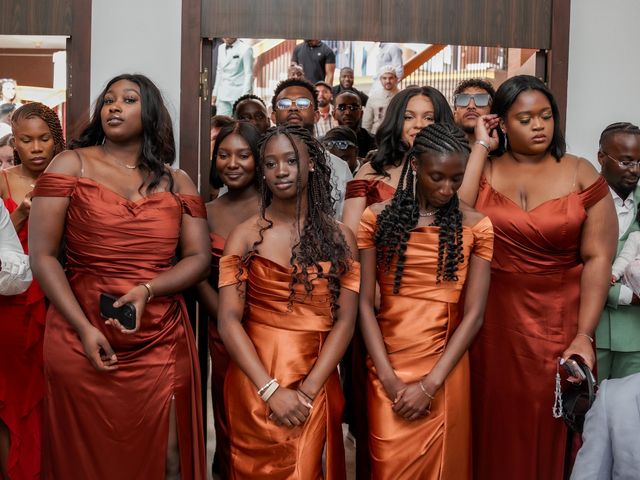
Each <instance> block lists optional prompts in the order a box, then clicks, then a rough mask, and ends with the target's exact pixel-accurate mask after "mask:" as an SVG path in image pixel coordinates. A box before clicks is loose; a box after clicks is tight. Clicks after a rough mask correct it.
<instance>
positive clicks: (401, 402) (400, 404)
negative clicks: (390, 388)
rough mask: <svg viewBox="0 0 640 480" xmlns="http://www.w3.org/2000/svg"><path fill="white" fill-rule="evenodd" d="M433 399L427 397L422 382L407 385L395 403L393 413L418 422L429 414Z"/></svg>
mask: <svg viewBox="0 0 640 480" xmlns="http://www.w3.org/2000/svg"><path fill="white" fill-rule="evenodd" d="M430 408H431V398H429V397H428V396H427V395H425V393H424V391H423V390H422V388H421V387H420V382H413V383H410V384H408V385H407V388H405V389H404V390H403V391H402V392H401V393H400V395H399V397H398V399H397V400H396V401H395V402H394V403H393V411H394V412H396V413H397V414H398V415H400V416H401V417H403V418H404V419H406V420H410V421H413V420H417V419H419V418H422V417H424V416H426V415H428V414H429V412H430Z"/></svg>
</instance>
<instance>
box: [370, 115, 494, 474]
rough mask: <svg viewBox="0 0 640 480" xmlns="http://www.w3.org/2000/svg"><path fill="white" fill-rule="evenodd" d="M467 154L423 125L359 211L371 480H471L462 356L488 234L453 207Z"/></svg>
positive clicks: (481, 220) (482, 294)
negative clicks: (387, 190) (386, 183)
mask: <svg viewBox="0 0 640 480" xmlns="http://www.w3.org/2000/svg"><path fill="white" fill-rule="evenodd" d="M468 155H469V146H468V143H467V140H466V138H465V136H464V133H463V132H462V131H461V130H460V129H459V128H458V127H455V126H450V125H445V124H437V123H436V124H434V125H431V126H429V127H427V128H425V129H423V130H421V131H420V132H419V133H418V135H417V136H416V138H415V141H414V143H413V148H412V149H411V151H410V153H409V161H408V162H407V163H406V165H405V167H404V168H403V171H402V173H401V175H400V182H399V186H398V189H397V191H396V193H395V195H394V197H393V199H392V200H391V201H387V202H384V203H380V204H375V205H373V206H371V207H369V208H368V209H367V210H365V213H364V214H363V216H362V220H361V223H360V230H359V232H358V247H359V248H360V255H361V261H362V282H361V294H360V328H361V330H362V335H363V337H364V340H365V343H366V346H367V350H368V352H369V360H368V366H369V381H368V391H367V398H368V405H367V409H368V414H369V448H370V450H371V467H372V478H373V479H375V480H385V479H386V480H414V479H421V480H440V479H442V480H448V479H456V480H464V479H470V478H471V438H470V437H471V405H470V399H469V397H470V385H469V361H468V355H467V349H468V348H469V345H470V344H471V341H472V340H473V338H474V336H475V335H476V333H477V332H478V329H479V328H480V325H481V324H482V316H483V313H484V306H485V303H486V298H487V292H488V289H489V275H490V262H491V255H492V250H493V230H492V226H491V222H490V221H489V219H488V218H487V217H485V216H483V215H481V214H479V213H478V212H476V211H475V210H473V209H472V208H471V207H469V206H467V205H464V204H460V203H459V201H458V197H457V195H456V190H457V189H458V187H459V186H460V184H461V183H462V179H463V177H464V170H465V166H466V162H467V157H468ZM376 280H377V282H378V284H379V285H380V297H381V298H380V309H379V311H378V313H377V315H376V313H375V311H374V293H375V286H376ZM463 288H465V289H466V293H465V296H464V300H463V299H462V297H461V293H462V290H463Z"/></svg>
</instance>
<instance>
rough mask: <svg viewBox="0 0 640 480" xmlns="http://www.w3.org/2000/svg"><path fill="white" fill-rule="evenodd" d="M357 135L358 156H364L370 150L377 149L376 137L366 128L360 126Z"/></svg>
mask: <svg viewBox="0 0 640 480" xmlns="http://www.w3.org/2000/svg"><path fill="white" fill-rule="evenodd" d="M356 137H358V156H359V157H361V158H364V157H366V156H367V153H369V150H375V149H376V148H378V147H377V145H376V139H375V137H374V136H373V135H371V134H370V133H369V132H368V131H366V130H365V129H364V128H362V127H360V128H358V130H357V131H356Z"/></svg>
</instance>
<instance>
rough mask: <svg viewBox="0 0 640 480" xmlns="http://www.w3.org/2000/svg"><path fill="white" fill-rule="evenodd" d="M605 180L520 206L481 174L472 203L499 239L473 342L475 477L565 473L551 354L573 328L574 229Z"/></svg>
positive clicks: (548, 479)
mask: <svg viewBox="0 0 640 480" xmlns="http://www.w3.org/2000/svg"><path fill="white" fill-rule="evenodd" d="M608 194H609V189H608V187H607V183H606V182H605V180H604V179H603V178H602V177H600V178H598V180H597V181H596V182H595V183H594V184H593V185H591V186H590V187H588V188H586V189H585V190H583V191H580V192H573V193H570V194H569V195H566V196H564V197H561V198H557V199H553V200H549V201H547V202H544V203H542V204H541V205H539V206H538V207H536V208H534V209H533V210H531V211H529V212H526V211H524V210H522V209H521V208H520V207H519V206H518V205H516V204H515V203H514V202H513V201H512V200H510V199H509V198H507V197H505V196H504V195H502V194H500V193H499V192H497V191H496V190H494V189H493V188H492V187H491V185H490V184H489V183H488V182H487V180H486V179H485V178H484V177H483V178H482V180H481V182H480V192H479V196H478V200H477V203H476V208H477V209H478V210H480V211H481V212H483V213H485V214H486V215H488V216H489V218H490V219H491V221H492V222H493V225H494V229H495V234H496V240H495V254H494V257H493V262H492V264H491V287H490V290H489V299H488V302H487V309H486V313H485V320H484V325H483V327H482V329H481V330H480V333H479V335H478V337H477V338H476V340H475V342H474V344H473V346H472V348H471V369H472V372H471V378H472V395H473V397H472V398H473V422H474V423H473V433H474V442H473V444H474V478H475V479H476V480H495V479H502V478H504V479H507V478H508V479H518V480H540V479H544V480H559V479H562V478H563V470H564V460H565V445H566V442H567V429H566V428H565V425H564V423H563V421H562V420H561V419H554V418H553V416H552V414H551V410H552V407H553V400H554V385H555V373H556V361H557V358H558V357H559V356H561V355H562V352H563V351H564V350H565V349H566V348H567V347H568V346H569V344H570V343H571V341H572V340H573V338H574V337H575V335H576V332H577V328H578V309H579V303H580V277H581V274H582V260H581V259H580V235H581V232H582V226H583V223H584V221H585V220H586V218H587V210H588V209H589V208H590V207H591V206H593V205H594V204H596V203H597V202H598V201H599V200H601V199H602V198H604V197H605V196H606V195H608Z"/></svg>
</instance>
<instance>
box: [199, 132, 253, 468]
mask: <svg viewBox="0 0 640 480" xmlns="http://www.w3.org/2000/svg"><path fill="white" fill-rule="evenodd" d="M261 137H262V134H261V133H260V131H259V130H258V129H257V128H256V127H254V126H253V125H252V124H250V123H249V122H233V123H232V124H230V125H227V126H225V127H222V128H221V129H220V133H218V137H217V138H216V142H215V146H214V147H213V153H212V156H211V158H212V159H213V161H212V162H211V176H210V183H212V184H213V181H214V179H215V178H218V179H220V180H222V183H224V184H225V185H226V186H227V192H226V193H225V194H223V195H221V196H220V197H218V198H216V199H215V200H213V201H211V202H209V203H207V205H206V206H207V222H208V224H209V237H210V239H211V274H210V275H209V281H204V282H200V283H199V284H198V294H199V296H200V301H201V302H202V304H203V305H204V307H205V308H206V309H207V313H208V314H209V354H210V355H211V367H212V368H211V399H212V406H213V418H214V422H215V430H216V453H215V457H214V460H213V472H214V473H216V474H218V475H220V476H221V477H222V478H229V475H230V474H229V463H230V461H231V459H230V450H229V432H228V428H227V421H226V417H225V413H224V395H223V386H224V377H225V375H226V373H227V367H228V365H229V354H228V353H227V349H226V348H224V344H223V343H222V339H221V338H220V335H219V333H218V279H219V263H220V257H221V256H222V252H223V250H224V244H225V242H226V240H227V237H228V236H229V233H230V232H231V231H232V230H233V229H234V228H235V227H236V226H237V225H239V224H240V223H242V222H244V221H245V220H247V219H248V218H249V217H252V216H254V215H255V214H257V213H258V211H259V209H260V194H259V193H258V188H257V181H256V166H257V161H258V157H259V148H258V142H259V141H260V138H261Z"/></svg>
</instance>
